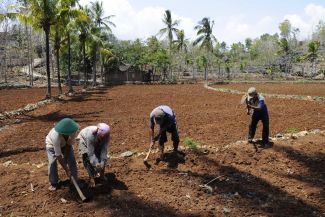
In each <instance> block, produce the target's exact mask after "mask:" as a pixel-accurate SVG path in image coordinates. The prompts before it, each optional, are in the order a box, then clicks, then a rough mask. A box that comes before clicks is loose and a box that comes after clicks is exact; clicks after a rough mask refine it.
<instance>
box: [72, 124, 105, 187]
mask: <svg viewBox="0 0 325 217" xmlns="http://www.w3.org/2000/svg"><path fill="white" fill-rule="evenodd" d="M77 139H79V154H80V156H82V161H83V164H84V166H85V168H86V170H87V172H88V174H89V178H90V186H91V187H94V186H95V185H96V183H95V178H97V177H100V178H101V179H102V180H105V175H104V172H105V165H106V161H107V148H108V143H109V140H110V127H109V126H108V125H107V124H105V123H99V124H97V126H88V127H86V128H84V129H82V130H81V131H80V133H79V135H78V137H77Z"/></svg>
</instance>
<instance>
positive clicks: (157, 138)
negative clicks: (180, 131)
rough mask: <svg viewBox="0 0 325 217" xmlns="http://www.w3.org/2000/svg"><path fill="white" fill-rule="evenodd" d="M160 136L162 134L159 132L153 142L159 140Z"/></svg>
mask: <svg viewBox="0 0 325 217" xmlns="http://www.w3.org/2000/svg"><path fill="white" fill-rule="evenodd" d="M159 136H160V134H158V135H157V136H155V137H154V138H153V142H156V141H158V140H159Z"/></svg>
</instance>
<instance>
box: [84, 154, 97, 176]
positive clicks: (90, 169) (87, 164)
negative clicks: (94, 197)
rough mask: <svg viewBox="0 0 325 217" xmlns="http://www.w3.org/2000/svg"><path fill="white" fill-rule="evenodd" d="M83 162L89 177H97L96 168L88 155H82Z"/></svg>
mask: <svg viewBox="0 0 325 217" xmlns="http://www.w3.org/2000/svg"><path fill="white" fill-rule="evenodd" d="M82 162H83V164H84V167H85V168H86V170H87V172H88V175H89V176H90V177H92V178H94V177H95V176H96V175H97V170H96V168H95V167H94V166H93V165H92V164H91V163H90V161H89V157H88V154H83V155H82Z"/></svg>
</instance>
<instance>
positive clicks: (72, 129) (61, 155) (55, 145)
mask: <svg viewBox="0 0 325 217" xmlns="http://www.w3.org/2000/svg"><path fill="white" fill-rule="evenodd" d="M78 129H79V125H78V124H77V123H76V122H75V121H74V120H72V119H70V118H64V119H62V120H61V121H59V122H58V123H57V124H56V125H55V127H54V128H52V129H51V131H50V132H49V133H48V135H47V136H46V139H45V143H46V151H47V157H48V161H49V165H48V175H49V182H50V187H49V190H50V191H54V190H56V188H57V185H58V182H59V177H58V169H57V163H56V160H58V161H59V163H60V164H61V166H62V168H63V169H64V171H65V172H66V174H67V176H68V177H69V178H70V176H73V177H74V178H75V179H76V180H77V165H76V160H75V158H74V153H73V147H72V146H73V142H74V141H75V137H76V133H77V131H78Z"/></svg>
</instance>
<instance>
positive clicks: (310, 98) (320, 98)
mask: <svg viewBox="0 0 325 217" xmlns="http://www.w3.org/2000/svg"><path fill="white" fill-rule="evenodd" d="M209 85H210V84H205V85H204V87H205V88H207V89H209V90H214V91H218V92H224V93H233V94H246V92H242V91H239V90H233V89H227V88H214V87H210V86H209ZM261 94H262V95H263V96H268V97H274V98H281V99H297V100H307V101H317V102H325V97H323V96H301V95H286V94H272V93H261Z"/></svg>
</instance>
